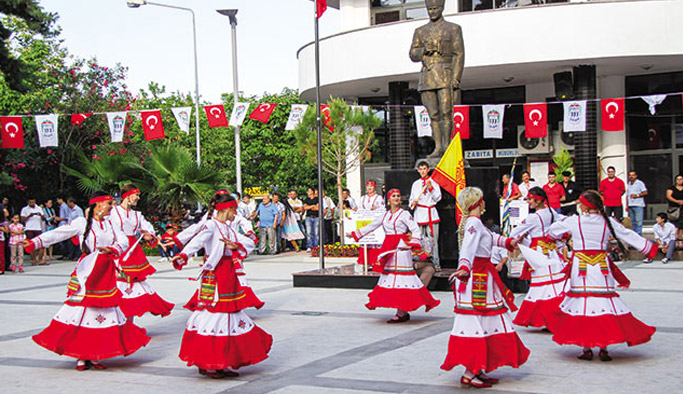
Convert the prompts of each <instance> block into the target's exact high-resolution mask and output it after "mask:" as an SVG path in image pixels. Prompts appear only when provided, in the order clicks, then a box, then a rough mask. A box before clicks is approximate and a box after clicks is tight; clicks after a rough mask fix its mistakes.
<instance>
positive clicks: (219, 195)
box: [206, 189, 235, 220]
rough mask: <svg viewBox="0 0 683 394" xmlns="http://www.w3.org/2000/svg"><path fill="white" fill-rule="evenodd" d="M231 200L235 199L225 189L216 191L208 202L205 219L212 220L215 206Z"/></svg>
mask: <svg viewBox="0 0 683 394" xmlns="http://www.w3.org/2000/svg"><path fill="white" fill-rule="evenodd" d="M233 200H235V197H233V196H231V195H230V194H229V193H228V192H227V191H226V190H225V189H218V191H216V193H215V194H214V195H213V197H211V200H209V210H208V211H207V213H206V219H207V220H210V219H212V218H213V211H214V210H215V209H216V204H218V203H222V202H228V201H233Z"/></svg>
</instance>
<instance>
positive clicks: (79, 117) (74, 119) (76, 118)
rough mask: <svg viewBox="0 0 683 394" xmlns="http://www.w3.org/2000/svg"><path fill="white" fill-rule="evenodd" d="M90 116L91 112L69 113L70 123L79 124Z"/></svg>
mask: <svg viewBox="0 0 683 394" xmlns="http://www.w3.org/2000/svg"><path fill="white" fill-rule="evenodd" d="M91 116H92V112H89V113H85V114H71V125H72V126H74V125H80V124H81V123H83V121H84V120H86V119H88V118H89V117H91Z"/></svg>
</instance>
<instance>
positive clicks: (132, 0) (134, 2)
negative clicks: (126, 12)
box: [126, 0, 202, 167]
mask: <svg viewBox="0 0 683 394" xmlns="http://www.w3.org/2000/svg"><path fill="white" fill-rule="evenodd" d="M126 4H128V7H129V8H139V7H140V6H143V5H155V6H158V7H165V8H173V9H176V10H183V11H189V12H190V14H192V38H193V43H194V46H193V49H194V94H195V98H194V101H195V111H194V113H195V132H194V133H195V138H196V140H197V167H199V165H200V164H201V162H202V154H201V148H200V143H199V67H198V65H197V26H196V23H195V17H194V11H192V9H190V8H185V7H178V6H175V5H168V4H161V3H155V2H152V1H146V0H128V1H127V2H126Z"/></svg>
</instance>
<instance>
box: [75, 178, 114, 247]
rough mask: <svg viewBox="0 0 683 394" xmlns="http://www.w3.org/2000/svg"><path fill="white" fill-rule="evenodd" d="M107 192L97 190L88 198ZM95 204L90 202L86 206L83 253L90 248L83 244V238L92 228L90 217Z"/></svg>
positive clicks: (104, 194)
mask: <svg viewBox="0 0 683 394" xmlns="http://www.w3.org/2000/svg"><path fill="white" fill-rule="evenodd" d="M107 194H108V193H105V192H103V191H97V192H95V193H93V194H92V195H91V196H90V198H91V199H93V198H95V197H102V196H106V195H107ZM96 205H97V204H90V205H89V206H88V209H87V212H86V216H85V220H86V225H85V231H83V241H82V242H81V252H83V254H90V252H91V251H90V248H88V246H87V245H86V244H85V240H86V239H87V238H88V235H90V229H91V228H92V218H93V216H95V206H96Z"/></svg>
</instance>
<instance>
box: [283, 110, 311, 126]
mask: <svg viewBox="0 0 683 394" xmlns="http://www.w3.org/2000/svg"><path fill="white" fill-rule="evenodd" d="M307 109H308V105H307V104H292V109H291V110H290V111H289V118H288V119H287V125H286V126H285V130H294V129H296V128H297V127H298V126H299V125H300V124H301V121H302V120H303V119H304V114H306V110H307Z"/></svg>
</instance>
